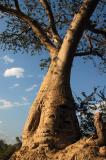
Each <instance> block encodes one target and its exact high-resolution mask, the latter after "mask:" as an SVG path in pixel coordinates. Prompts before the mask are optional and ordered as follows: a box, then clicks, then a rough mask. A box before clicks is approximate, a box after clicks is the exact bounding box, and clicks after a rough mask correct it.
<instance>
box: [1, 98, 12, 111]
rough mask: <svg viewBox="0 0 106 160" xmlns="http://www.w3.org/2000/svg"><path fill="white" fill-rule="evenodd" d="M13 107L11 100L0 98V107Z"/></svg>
mask: <svg viewBox="0 0 106 160" xmlns="http://www.w3.org/2000/svg"><path fill="white" fill-rule="evenodd" d="M11 107H13V104H12V102H11V101H8V100H6V99H2V98H1V99H0V109H6V108H11Z"/></svg>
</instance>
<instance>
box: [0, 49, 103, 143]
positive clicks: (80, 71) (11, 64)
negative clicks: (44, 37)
mask: <svg viewBox="0 0 106 160" xmlns="http://www.w3.org/2000/svg"><path fill="white" fill-rule="evenodd" d="M40 58H41V56H39V55H36V56H30V55H27V54H23V55H22V54H20V53H17V54H15V55H14V54H13V53H12V52H10V51H2V50H0V138H5V139H6V140H8V142H14V139H15V137H16V136H21V133H22V128H23V125H24V123H25V120H26V117H27V114H28V110H29V108H30V106H31V103H32V102H33V100H34V97H35V96H36V94H37V91H38V89H39V86H40V84H41V82H42V80H43V77H44V75H45V73H46V70H44V71H41V69H40V67H39V63H40ZM105 79H106V75H105V74H102V75H101V74H99V71H98V70H97V68H95V67H94V66H93V64H92V62H91V61H87V62H86V63H84V61H83V60H80V59H79V58H76V59H75V61H74V64H73V70H72V78H71V81H72V82H71V85H72V89H73V93H74V94H77V95H80V93H81V91H86V92H87V93H90V92H91V91H92V89H93V87H94V86H98V85H99V86H104V85H105Z"/></svg>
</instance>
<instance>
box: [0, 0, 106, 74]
mask: <svg viewBox="0 0 106 160" xmlns="http://www.w3.org/2000/svg"><path fill="white" fill-rule="evenodd" d="M81 4H82V0H49V1H48V0H1V1H0V23H4V22H5V23H4V26H3V28H2V29H1V31H0V46H1V47H2V48H3V49H10V50H14V52H17V51H19V50H20V51H21V52H23V51H25V52H27V53H31V55H34V54H35V53H37V51H38V52H39V51H41V50H42V49H45V50H47V49H48V47H47V46H48V44H49V45H50V46H49V47H51V46H52V47H54V48H56V49H57V50H59V48H60V46H61V44H62V41H63V37H64V35H65V33H66V30H67V29H68V26H69V24H70V22H71V21H72V19H73V17H74V15H75V14H76V13H77V12H78V10H79V7H80V6H81ZM105 9H106V6H105V2H104V1H103V0H100V2H99V4H98V6H97V8H96V11H95V12H94V14H93V16H92V17H91V20H90V21H89V23H88V26H87V27H86V30H85V32H84V34H83V36H82V38H81V41H80V43H79V46H78V48H77V52H76V55H75V56H80V57H85V58H86V57H87V59H88V58H90V59H92V58H93V57H96V56H97V57H99V58H100V63H101V66H104V68H103V67H102V69H104V71H105V69H106V68H105V64H106V49H105V45H106V40H105V38H106V29H105V27H106V25H105V21H106V19H105ZM29 21H30V22H31V23H33V24H34V25H35V26H36V33H37V34H35V33H34V31H33V27H32V26H31V23H30V22H29ZM82 25H83V24H82ZM39 31H40V32H41V34H40V33H39Z"/></svg>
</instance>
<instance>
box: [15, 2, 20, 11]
mask: <svg viewBox="0 0 106 160" xmlns="http://www.w3.org/2000/svg"><path fill="white" fill-rule="evenodd" d="M14 3H15V7H16V9H17V11H20V7H19V2H18V0H14Z"/></svg>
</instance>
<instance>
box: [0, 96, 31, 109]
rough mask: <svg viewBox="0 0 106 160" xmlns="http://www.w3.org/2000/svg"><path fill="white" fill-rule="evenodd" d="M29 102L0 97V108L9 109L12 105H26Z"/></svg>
mask: <svg viewBox="0 0 106 160" xmlns="http://www.w3.org/2000/svg"><path fill="white" fill-rule="evenodd" d="M29 104H30V103H29V102H25V101H23V100H22V101H10V100H7V99H3V98H0V109H9V108H12V107H21V106H28V105H29Z"/></svg>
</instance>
